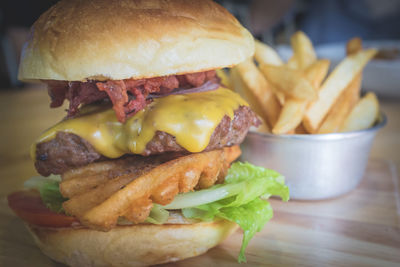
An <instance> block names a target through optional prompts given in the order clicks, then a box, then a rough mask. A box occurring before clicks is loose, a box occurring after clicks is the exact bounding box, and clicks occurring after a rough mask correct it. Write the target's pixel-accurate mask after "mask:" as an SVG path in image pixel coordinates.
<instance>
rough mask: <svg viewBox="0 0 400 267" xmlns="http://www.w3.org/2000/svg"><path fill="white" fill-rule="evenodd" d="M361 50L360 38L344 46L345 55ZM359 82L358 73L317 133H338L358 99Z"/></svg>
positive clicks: (360, 77) (360, 75) (360, 78)
mask: <svg viewBox="0 0 400 267" xmlns="http://www.w3.org/2000/svg"><path fill="white" fill-rule="evenodd" d="M361 50H362V43H361V39H360V38H353V39H351V40H350V41H349V42H348V43H347V45H346V51H347V55H352V54H355V53H357V52H359V51H361ZM361 80H362V74H361V72H360V73H359V74H357V75H356V77H355V78H354V79H353V81H351V83H350V84H349V86H348V87H347V88H346V89H345V90H344V91H343V92H342V93H341V95H340V96H339V98H338V99H337V100H336V102H335V104H334V105H333V106H332V108H331V109H330V111H329V112H328V114H327V116H326V118H325V119H324V121H323V122H322V124H321V127H320V128H319V130H318V132H317V133H319V134H325V133H335V132H339V131H340V128H341V127H342V125H343V122H344V120H345V119H346V117H347V116H348V115H349V113H350V111H351V109H352V108H353V107H354V106H355V104H356V103H357V102H358V101H359V99H360V90H361Z"/></svg>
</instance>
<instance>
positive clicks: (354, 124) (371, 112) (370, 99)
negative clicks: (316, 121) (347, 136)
mask: <svg viewBox="0 0 400 267" xmlns="http://www.w3.org/2000/svg"><path fill="white" fill-rule="evenodd" d="M378 118H379V102H378V98H377V97H376V95H375V94H374V93H371V92H369V93H367V94H366V95H365V96H364V97H363V98H361V100H360V101H359V102H358V103H357V104H356V105H355V106H354V108H353V109H352V111H351V112H350V114H349V116H348V117H347V118H346V120H345V122H344V124H343V126H342V128H341V132H351V131H358V130H363V129H368V128H369V127H371V126H373V125H374V123H375V122H376V121H377V119H378Z"/></svg>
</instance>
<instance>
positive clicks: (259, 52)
mask: <svg viewBox="0 0 400 267" xmlns="http://www.w3.org/2000/svg"><path fill="white" fill-rule="evenodd" d="M254 58H255V60H256V61H257V62H258V63H259V64H269V65H274V66H281V65H283V61H282V59H281V58H280V56H279V55H278V53H277V52H276V51H275V50H274V49H273V48H272V47H270V46H268V45H266V44H264V43H262V42H260V41H258V40H255V52H254ZM271 89H272V91H273V92H274V94H275V95H276V97H277V98H278V101H279V103H280V104H281V105H283V104H284V103H285V95H284V94H283V93H282V92H280V91H278V90H277V89H276V88H275V87H274V86H273V85H271Z"/></svg>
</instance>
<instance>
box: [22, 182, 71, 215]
mask: <svg viewBox="0 0 400 267" xmlns="http://www.w3.org/2000/svg"><path fill="white" fill-rule="evenodd" d="M60 181H61V178H60V176H59V175H50V176H49V177H43V176H35V177H32V178H30V179H29V180H27V181H26V182H25V183H24V187H25V188H29V189H36V190H38V191H39V193H40V197H41V199H42V201H43V203H44V204H45V205H46V206H47V207H48V208H49V209H50V210H52V211H54V212H57V213H64V209H63V207H62V203H63V202H64V201H66V200H67V198H64V197H63V196H62V195H61V193H60V189H59V184H60Z"/></svg>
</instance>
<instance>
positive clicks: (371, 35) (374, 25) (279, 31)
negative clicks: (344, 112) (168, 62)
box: [0, 0, 400, 94]
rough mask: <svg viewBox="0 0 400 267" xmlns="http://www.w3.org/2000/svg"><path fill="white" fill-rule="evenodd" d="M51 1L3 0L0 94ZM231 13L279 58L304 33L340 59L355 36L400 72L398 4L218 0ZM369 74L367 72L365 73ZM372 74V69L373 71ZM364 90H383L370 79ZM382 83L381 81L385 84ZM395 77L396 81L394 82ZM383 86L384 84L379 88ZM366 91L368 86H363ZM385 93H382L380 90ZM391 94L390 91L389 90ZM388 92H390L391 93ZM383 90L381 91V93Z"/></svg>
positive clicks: (12, 80)
mask: <svg viewBox="0 0 400 267" xmlns="http://www.w3.org/2000/svg"><path fill="white" fill-rule="evenodd" d="M56 2H57V1H56V0H37V1H30V0H12V1H11V0H5V1H4V0H3V1H1V4H0V5H1V6H0V90H5V89H10V88H14V89H17V88H23V87H24V84H22V83H21V82H19V81H18V80H17V72H18V62H19V56H20V51H21V48H22V46H23V43H24V41H25V39H26V38H27V35H28V32H29V27H30V26H31V25H32V24H33V22H34V21H35V20H36V19H37V18H38V17H39V16H40V14H41V13H43V12H44V11H45V10H47V9H48V8H49V7H50V6H51V5H53V4H54V3H56ZM217 2H219V3H220V4H221V5H223V6H224V7H226V8H227V9H228V10H229V11H230V12H231V13H233V14H234V15H235V16H236V17H237V18H238V19H239V20H240V22H241V23H242V24H243V25H244V26H245V27H246V28H248V29H249V30H250V31H251V32H252V34H253V35H254V36H255V37H256V38H257V39H259V40H261V41H263V42H265V43H268V44H270V45H272V46H274V47H275V48H277V50H278V52H279V53H280V54H281V56H282V57H283V58H288V57H289V56H290V53H291V52H290V49H288V44H290V36H291V35H292V34H293V33H294V32H295V31H297V30H302V31H304V32H305V33H306V34H307V35H308V36H309V37H310V38H311V40H312V41H313V43H314V45H315V46H316V50H317V53H318V54H320V55H319V56H322V57H325V58H329V59H331V60H332V62H333V63H335V62H336V61H339V60H340V59H341V58H343V57H344V43H345V42H346V41H347V40H349V39H350V38H352V37H354V36H359V37H361V38H362V39H363V40H366V42H364V44H365V45H366V46H374V47H377V46H378V48H380V49H386V50H387V51H388V53H389V57H388V58H387V59H386V61H385V62H383V63H382V61H381V62H380V63H378V69H379V70H380V71H381V72H383V73H387V71H388V69H387V68H389V71H390V70H394V71H397V72H398V71H399V70H400V65H399V61H400V60H399V58H400V55H399V54H400V51H399V49H400V44H399V42H400V0H379V1H376V0H352V1H346V0H279V1H278V0H249V1H243V0H242V1H240V0H217ZM366 71H368V69H367V70H366ZM374 72H375V71H374ZM397 76H398V75H393V77H389V78H388V79H389V80H390V81H389V82H391V83H392V85H390V84H389V87H390V88H392V87H393V86H395V87H397V85H398V84H399V83H398V80H396V79H394V80H393V78H396V77H397ZM365 77H371V79H370V80H371V81H372V85H368V83H370V82H371V81H368V80H366V81H365V83H367V87H376V86H380V87H382V83H381V82H380V81H379V83H377V82H376V81H375V83H374V81H373V80H375V76H373V77H372V76H369V75H366V76H365ZM388 79H384V80H388ZM397 79H398V78H397ZM383 87H385V86H383ZM368 89H371V88H368ZM381 90H383V91H385V90H386V91H388V90H387V89H381ZM390 90H393V89H390ZM390 90H389V94H391V93H392V92H390ZM386 91H385V92H386Z"/></svg>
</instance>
